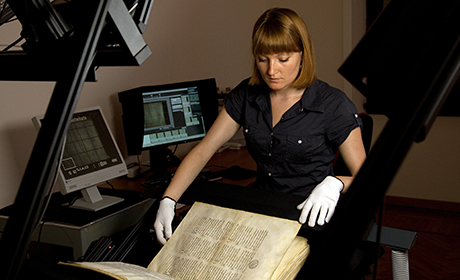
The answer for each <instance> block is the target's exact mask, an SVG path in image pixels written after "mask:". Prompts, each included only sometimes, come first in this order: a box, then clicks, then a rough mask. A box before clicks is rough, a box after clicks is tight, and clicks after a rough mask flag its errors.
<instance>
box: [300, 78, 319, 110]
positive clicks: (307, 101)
mask: <svg viewBox="0 0 460 280" xmlns="http://www.w3.org/2000/svg"><path fill="white" fill-rule="evenodd" d="M321 88H322V87H321V82H320V81H319V80H318V79H316V80H315V81H314V82H313V84H312V85H311V86H310V87H309V88H307V89H306V90H305V92H304V94H303V96H302V100H301V102H302V108H304V109H306V110H309V111H317V112H321V113H322V112H324V105H323V98H322V94H321V93H322V90H321Z"/></svg>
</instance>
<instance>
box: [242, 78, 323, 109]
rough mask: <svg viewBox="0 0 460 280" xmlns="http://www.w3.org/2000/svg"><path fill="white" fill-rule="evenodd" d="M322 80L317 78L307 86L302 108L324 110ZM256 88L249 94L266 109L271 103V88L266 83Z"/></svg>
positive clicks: (249, 96) (249, 97)
mask: <svg viewBox="0 0 460 280" xmlns="http://www.w3.org/2000/svg"><path fill="white" fill-rule="evenodd" d="M321 85H322V82H321V81H320V80H318V79H316V80H315V81H314V82H313V84H312V85H311V86H310V87H309V88H307V89H306V90H305V92H304V94H303V95H302V99H301V104H302V108H303V109H306V110H309V111H316V112H321V113H323V112H324V105H323V99H322V86H321ZM254 87H255V88H256V90H255V92H253V94H250V95H248V96H247V98H248V99H249V100H251V101H255V102H256V103H257V104H259V106H260V107H261V109H265V108H266V107H267V106H268V105H269V103H268V102H269V101H268V99H269V97H268V95H267V92H269V91H270V89H269V88H268V87H267V86H265V85H260V86H254Z"/></svg>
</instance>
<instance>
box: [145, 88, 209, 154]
mask: <svg viewBox="0 0 460 280" xmlns="http://www.w3.org/2000/svg"><path fill="white" fill-rule="evenodd" d="M142 98H143V102H144V140H143V145H142V147H143V148H148V147H153V146H157V145H164V144H168V143H172V142H177V141H184V142H186V141H189V140H193V139H196V138H200V137H204V135H205V133H206V131H205V126H204V121H203V114H202V110H201V105H200V99H199V97H198V88H197V87H188V88H179V89H173V90H163V91H154V92H145V93H143V94H142Z"/></svg>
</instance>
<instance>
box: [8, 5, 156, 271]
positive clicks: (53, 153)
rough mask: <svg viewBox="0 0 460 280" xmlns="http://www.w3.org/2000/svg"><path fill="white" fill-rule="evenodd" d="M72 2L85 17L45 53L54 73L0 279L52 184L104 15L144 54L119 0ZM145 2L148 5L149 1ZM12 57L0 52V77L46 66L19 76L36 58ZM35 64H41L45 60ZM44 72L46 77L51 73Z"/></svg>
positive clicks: (14, 261) (15, 265)
mask: <svg viewBox="0 0 460 280" xmlns="http://www.w3.org/2000/svg"><path fill="white" fill-rule="evenodd" d="M8 2H9V3H11V4H13V5H10V6H11V7H12V8H13V10H14V11H15V13H16V12H18V13H19V14H21V12H22V11H23V10H24V9H25V6H24V5H25V3H24V2H21V1H15V0H9V1H8ZM77 2H78V3H79V4H78V5H80V6H79V7H81V8H82V9H81V10H80V12H82V13H84V14H80V15H79V16H81V18H83V19H85V20H82V21H81V22H80V24H79V26H76V27H75V30H73V31H74V33H73V35H72V36H71V38H69V39H67V41H65V42H63V43H59V44H60V47H65V49H62V51H59V52H57V53H56V57H48V58H47V60H48V61H49V62H50V64H51V65H53V66H57V65H58V66H59V69H57V70H58V71H57V72H60V74H59V75H56V73H54V78H55V80H56V81H57V82H56V85H55V88H54V91H53V94H52V96H51V99H50V102H49V105H48V108H47V111H46V114H45V117H44V120H43V125H42V127H41V129H40V132H39V134H38V136H37V140H36V142H35V145H34V148H33V150H32V154H31V156H30V159H29V162H28V165H27V167H26V170H25V173H24V177H23V179H22V181H21V185H20V187H19V190H18V193H17V196H16V199H15V202H14V204H13V205H12V207H13V210H12V212H11V215H10V217H9V219H8V222H7V224H6V227H5V230H4V233H3V236H2V238H1V240H0V252H1V254H0V271H1V274H0V279H15V278H16V277H17V275H18V272H19V270H20V267H21V265H22V262H23V259H24V256H25V252H26V248H27V246H28V244H29V242H30V239H31V236H32V235H33V233H34V231H35V230H36V228H37V226H38V224H39V222H40V219H41V215H42V213H44V211H45V209H46V204H47V195H48V194H49V192H50V189H51V188H52V181H53V177H54V174H55V172H56V167H57V164H58V161H59V155H60V152H61V150H62V146H63V144H64V138H65V135H66V133H67V129H68V126H69V123H70V120H71V118H72V115H73V112H74V109H75V107H76V104H77V101H78V98H79V95H80V92H81V89H82V87H83V84H84V82H85V80H86V78H87V74H88V72H89V70H90V68H91V67H92V65H93V61H94V58H95V56H96V54H97V45H98V41H99V38H100V36H101V32H102V30H103V28H104V26H105V25H106V19H107V15H109V16H110V17H111V18H112V20H113V21H114V22H115V26H116V27H117V28H118V31H119V32H120V34H121V35H122V37H123V39H124V40H125V44H126V47H128V49H129V54H128V56H129V57H131V58H134V60H135V61H136V63H137V64H140V63H142V62H143V61H144V60H145V59H146V58H147V57H148V56H149V54H150V50H149V48H148V47H147V45H146V44H145V42H144V41H143V39H142V36H141V35H140V32H139V30H138V29H137V28H132V27H133V26H134V27H135V23H134V22H133V20H132V19H131V18H129V14H128V10H127V8H126V6H125V4H124V3H123V1H122V0H100V1H95V0H82V1H77ZM151 4H152V2H149V5H151ZM148 8H149V9H150V7H148ZM15 9H16V10H15ZM120 18H121V20H120ZM126 28H128V30H129V34H128V33H127V32H125V30H126ZM15 54H16V53H15ZM15 57H16V56H15V55H13V56H9V54H6V55H4V56H0V61H1V62H3V60H2V59H4V61H7V65H8V66H10V67H11V68H14V69H16V70H15V71H12V72H13V73H12V74H6V73H5V72H2V73H1V74H0V79H2V80H5V79H9V78H14V79H15V80H24V79H30V80H41V76H40V73H38V72H43V71H46V69H45V70H44V69H40V71H37V73H33V71H32V72H31V73H30V74H38V79H31V78H33V77H31V76H27V75H26V76H25V77H24V76H23V75H22V73H21V70H23V69H24V68H23V67H28V66H29V65H32V64H33V63H34V62H36V61H37V59H38V60H40V58H37V57H36V56H35V55H33V54H28V53H22V54H21V59H19V60H15ZM63 59H64V60H65V63H64V64H61V63H56V64H54V63H53V61H56V60H57V61H58V60H63ZM31 61H32V62H31ZM21 62H24V64H21ZM39 66H40V67H41V68H46V64H41V65H39ZM2 67H3V69H4V68H5V67H6V65H5V64H3V63H2ZM11 70H13V69H11ZM53 70H56V69H53ZM3 74H5V75H3ZM5 76H6V77H5ZM47 78H48V79H52V78H53V73H51V75H50V76H48V77H47Z"/></svg>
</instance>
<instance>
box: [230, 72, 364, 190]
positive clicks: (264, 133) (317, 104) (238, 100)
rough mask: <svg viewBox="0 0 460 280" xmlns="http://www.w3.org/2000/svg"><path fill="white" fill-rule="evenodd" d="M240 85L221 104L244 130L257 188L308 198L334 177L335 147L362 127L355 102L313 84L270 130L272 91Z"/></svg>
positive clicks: (318, 81) (341, 94) (335, 91)
mask: <svg viewBox="0 0 460 280" xmlns="http://www.w3.org/2000/svg"><path fill="white" fill-rule="evenodd" d="M248 81H249V79H246V80H244V81H243V82H241V83H240V84H239V85H238V86H237V87H236V88H235V89H234V90H232V91H231V92H230V93H229V94H228V96H227V97H226V98H225V100H224V104H225V108H226V110H227V112H228V114H229V115H230V116H231V117H232V118H233V119H234V120H235V121H236V122H237V123H239V124H240V125H242V126H243V130H244V135H245V139H246V145H247V148H248V151H249V153H250V154H251V156H252V158H253V159H254V161H255V162H256V164H257V179H256V183H255V185H254V186H255V187H259V188H262V189H269V190H275V191H280V192H287V193H292V194H298V195H303V196H308V195H309V194H310V192H311V191H312V190H313V188H314V187H315V186H316V185H317V184H318V183H320V182H321V181H322V180H323V179H324V178H325V177H326V176H328V175H333V170H332V167H333V165H332V164H333V161H334V158H335V155H336V152H337V149H338V147H339V146H340V145H341V144H342V143H343V142H344V141H345V140H346V139H347V137H348V135H349V134H350V132H351V131H352V130H353V129H355V128H356V127H358V126H361V119H360V118H359V117H358V113H357V110H356V107H355V105H354V104H353V102H352V101H351V100H350V99H349V98H348V97H347V96H346V95H345V93H343V92H342V91H340V90H338V89H336V88H334V87H331V86H329V85H328V84H327V83H325V82H322V81H320V80H316V81H315V82H314V83H313V85H312V86H311V87H309V88H308V89H306V90H305V92H304V94H303V96H302V98H301V100H299V101H298V102H297V103H296V104H294V105H293V106H292V107H291V108H290V109H289V110H288V111H287V112H286V113H285V114H284V115H283V117H282V119H281V120H280V121H279V123H278V124H277V125H276V126H275V127H273V125H272V110H271V101H270V95H269V93H270V89H269V88H268V87H267V86H266V85H263V86H249V85H248Z"/></svg>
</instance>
